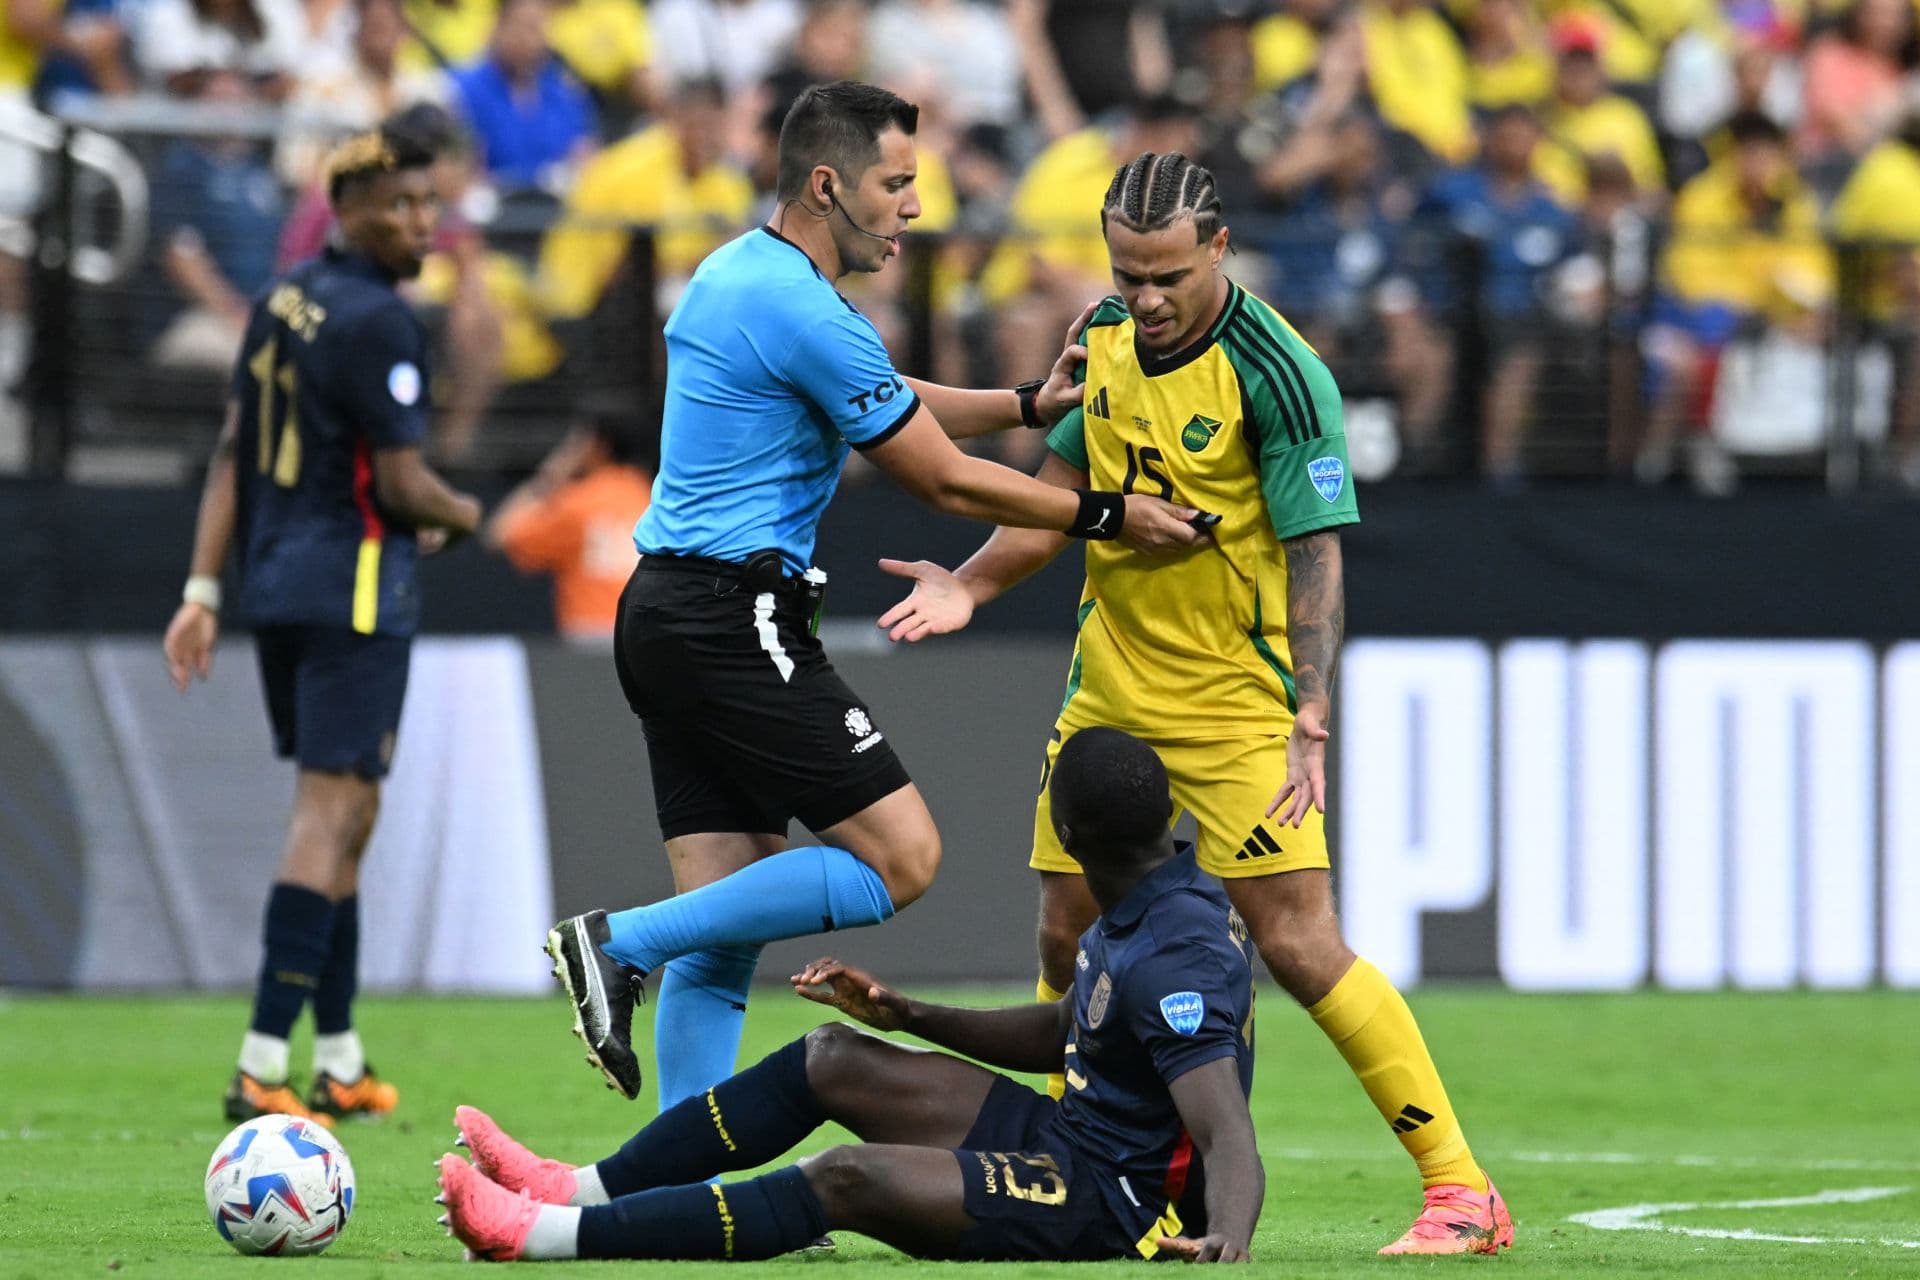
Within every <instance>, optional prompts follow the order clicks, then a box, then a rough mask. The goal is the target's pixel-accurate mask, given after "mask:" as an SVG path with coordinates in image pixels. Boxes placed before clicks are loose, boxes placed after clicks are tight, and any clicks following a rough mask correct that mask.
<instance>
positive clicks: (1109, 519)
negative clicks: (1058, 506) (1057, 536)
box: [1067, 489, 1127, 542]
mask: <svg viewBox="0 0 1920 1280" xmlns="http://www.w3.org/2000/svg"><path fill="white" fill-rule="evenodd" d="M1074 493H1076V494H1078V495H1079V497H1080V514H1079V515H1077V516H1075V517H1074V518H1073V525H1072V527H1070V528H1069V529H1068V530H1067V536H1068V537H1069V538H1091V539H1094V540H1095V541H1099V542H1105V541H1107V540H1108V539H1110V538H1117V537H1119V536H1120V526H1121V525H1123V524H1125V523H1126V521H1127V497H1126V495H1125V494H1123V493H1109V492H1107V491H1106V490H1104V489H1075V490H1074Z"/></svg>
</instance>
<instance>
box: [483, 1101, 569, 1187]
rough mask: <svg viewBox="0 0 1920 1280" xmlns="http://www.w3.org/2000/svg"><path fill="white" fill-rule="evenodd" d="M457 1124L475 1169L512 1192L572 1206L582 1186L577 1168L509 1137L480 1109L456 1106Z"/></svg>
mask: <svg viewBox="0 0 1920 1280" xmlns="http://www.w3.org/2000/svg"><path fill="white" fill-rule="evenodd" d="M453 1123H454V1125H455V1126H456V1127H457V1128H458V1129H459V1130H460V1137H459V1139H458V1141H459V1143H460V1145H461V1146H463V1147H466V1148H467V1149H468V1150H470V1151H472V1152H473V1163H474V1167H476V1168H477V1169H479V1170H480V1172H481V1173H483V1174H485V1175H486V1176H487V1177H489V1178H491V1179H492V1180H493V1181H495V1182H497V1183H499V1184H500V1185H501V1186H503V1187H505V1188H506V1189H507V1190H509V1191H524V1192H526V1193H527V1194H528V1195H530V1196H532V1197H533V1198H534V1199H535V1200H537V1201H539V1202H540V1203H541V1204H569V1203H571V1202H572V1200H573V1193H574V1190H575V1188H577V1187H578V1186H579V1185H580V1184H579V1179H577V1178H575V1177H574V1176H573V1170H574V1166H573V1165H570V1164H562V1163H561V1162H560V1161H558V1160H544V1159H542V1158H541V1157H539V1156H537V1155H535V1154H533V1152H531V1151H529V1150H527V1149H526V1148H525V1147H523V1146H521V1145H520V1144H519V1143H518V1142H515V1141H514V1140H513V1139H512V1138H510V1137H508V1136H507V1132H506V1130H504V1129H502V1128H501V1127H500V1126H499V1125H497V1124H495V1123H494V1122H493V1117H492V1116H490V1115H488V1114H487V1113H486V1112H484V1111H482V1110H480V1108H478V1107H455V1108H454V1109H453Z"/></svg>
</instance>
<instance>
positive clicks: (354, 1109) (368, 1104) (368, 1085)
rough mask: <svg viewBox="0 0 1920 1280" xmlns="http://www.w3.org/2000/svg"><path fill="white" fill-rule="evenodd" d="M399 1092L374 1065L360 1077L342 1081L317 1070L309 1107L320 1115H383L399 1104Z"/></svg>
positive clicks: (310, 1092)
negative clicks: (376, 1070)
mask: <svg viewBox="0 0 1920 1280" xmlns="http://www.w3.org/2000/svg"><path fill="white" fill-rule="evenodd" d="M399 1102H400V1091H399V1090H398V1089H396V1088H394V1087H393V1086H392V1085H390V1084H388V1083H387V1082H386V1081H385V1080H382V1079H381V1078H380V1077H379V1076H377V1075H375V1074H374V1071H373V1066H372V1064H368V1065H367V1067H366V1068H365V1069H364V1070H362V1071H361V1072H360V1078H359V1079H358V1080H355V1081H353V1082H351V1083H347V1084H343V1083H341V1082H340V1081H338V1080H336V1079H334V1078H333V1077H332V1076H330V1075H328V1074H327V1073H326V1072H324V1071H321V1072H317V1073H315V1075H314V1077H313V1088H312V1089H309V1090H308V1091H307V1107H308V1109H310V1110H311V1111H312V1112H313V1113H314V1114H315V1115H317V1116H321V1117H335V1118H338V1117H340V1116H384V1115H386V1114H387V1113H388V1112H389V1111H392V1110H393V1109H394V1107H396V1106H397V1105H399Z"/></svg>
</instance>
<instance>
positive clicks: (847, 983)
mask: <svg viewBox="0 0 1920 1280" xmlns="http://www.w3.org/2000/svg"><path fill="white" fill-rule="evenodd" d="M787 981H789V982H791V983H793V989H794V991H795V993H796V994H798V995H801V996H804V997H806V998H807V999H808V1000H811V1001H813V1002H814V1003H815V1004H826V1005H832V1006H833V1007H834V1008H836V1009H838V1010H839V1011H840V1012H842V1013H844V1014H846V1015H847V1016H848V1017H849V1018H853V1019H856V1020H857V1021H860V1022H864V1023H866V1024H867V1025H868V1026H870V1027H872V1028H873V1029H874V1030H875V1031H902V1030H905V1029H906V1025H907V1021H908V1015H909V1011H910V1006H909V1005H908V1003H907V998H906V997H905V996H903V995H901V994H900V993H899V992H898V991H894V990H892V989H891V988H888V987H883V986H881V985H880V984H879V983H878V982H875V981H874V980H873V977H872V975H870V974H867V973H864V972H862V971H861V970H859V969H856V968H854V967H853V966H852V965H848V964H841V963H840V962H839V961H838V960H835V959H833V958H832V957H831V956H825V957H822V958H821V959H819V960H815V961H814V962H813V963H812V964H809V965H808V966H807V967H806V968H804V969H802V970H801V971H800V972H798V973H796V974H794V975H793V976H792V977H791V978H789V979H787Z"/></svg>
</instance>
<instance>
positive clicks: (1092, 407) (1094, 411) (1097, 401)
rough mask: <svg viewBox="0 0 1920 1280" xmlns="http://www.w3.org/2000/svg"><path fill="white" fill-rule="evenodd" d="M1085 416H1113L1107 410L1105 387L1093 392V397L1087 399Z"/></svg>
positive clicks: (1109, 417)
mask: <svg viewBox="0 0 1920 1280" xmlns="http://www.w3.org/2000/svg"><path fill="white" fill-rule="evenodd" d="M1087 416H1088V417H1089V418H1108V419H1111V418H1112V417H1113V415H1112V414H1110V413H1108V412H1107V389H1106V388H1105V387H1102V388H1100V389H1099V390H1098V391H1096V392H1094V393H1093V399H1091V400H1089V401H1087Z"/></svg>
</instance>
